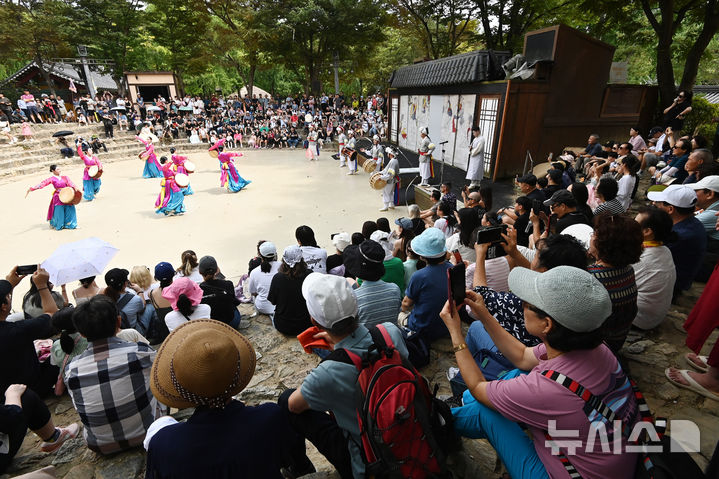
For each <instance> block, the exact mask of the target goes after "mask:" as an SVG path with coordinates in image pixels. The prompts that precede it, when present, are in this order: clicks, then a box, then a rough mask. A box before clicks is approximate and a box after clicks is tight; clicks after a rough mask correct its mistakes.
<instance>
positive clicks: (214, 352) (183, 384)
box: [150, 319, 256, 409]
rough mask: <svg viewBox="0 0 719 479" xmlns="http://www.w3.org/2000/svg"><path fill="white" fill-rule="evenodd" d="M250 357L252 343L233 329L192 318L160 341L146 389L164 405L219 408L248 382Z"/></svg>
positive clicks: (252, 358)
mask: <svg viewBox="0 0 719 479" xmlns="http://www.w3.org/2000/svg"><path fill="white" fill-rule="evenodd" d="M255 361H256V359H255V350H254V348H253V347H252V344H251V343H250V341H249V340H248V339H247V338H245V337H244V336H242V335H241V334H240V333H238V332H237V331H236V330H235V329H234V328H232V327H231V326H229V325H227V324H225V323H221V322H219V321H214V320H212V319H194V320H192V321H188V322H186V323H184V324H183V325H181V326H180V327H178V328H177V329H175V330H174V331H173V332H172V333H170V335H169V336H168V337H167V339H165V341H164V342H163V343H162V346H161V347H160V349H159V350H158V351H157V356H156V357H155V362H154V363H153V364H152V371H151V382H150V388H151V389H152V394H154V396H155V397H156V398H157V400H158V401H160V402H161V403H163V404H165V405H167V406H170V407H175V408H178V409H183V408H188V407H196V406H207V407H211V408H223V407H224V406H225V404H226V403H227V401H228V400H229V399H230V398H231V397H232V396H235V395H236V394H238V393H239V392H240V391H242V390H243V389H244V388H245V387H246V386H247V384H248V383H249V382H250V379H252V375H253V374H254V372H255Z"/></svg>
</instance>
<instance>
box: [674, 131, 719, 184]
mask: <svg viewBox="0 0 719 479" xmlns="http://www.w3.org/2000/svg"><path fill="white" fill-rule="evenodd" d="M693 143H694V140H692V144H693ZM684 169H685V170H686V171H687V173H688V176H687V177H686V179H685V180H684V181H683V182H682V184H685V185H688V184H691V183H696V182H697V181H699V180H701V179H703V178H705V177H707V176H712V175H716V174H719V164H717V162H716V161H714V155H712V152H711V151H710V150H707V149H706V148H695V149H693V150H692V152H691V153H690V154H689V158H688V159H687V162H686V164H685V165H684Z"/></svg>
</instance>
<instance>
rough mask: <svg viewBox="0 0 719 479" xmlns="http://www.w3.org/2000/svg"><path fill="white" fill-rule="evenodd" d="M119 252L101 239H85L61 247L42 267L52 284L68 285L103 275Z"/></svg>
mask: <svg viewBox="0 0 719 479" xmlns="http://www.w3.org/2000/svg"><path fill="white" fill-rule="evenodd" d="M117 252H118V249H117V248H115V247H114V246H112V245H111V244H110V243H107V242H106V241H103V240H101V239H100V238H95V237H92V238H85V239H83V240H80V241H75V242H72V243H67V244H64V245H61V246H60V247H59V248H57V249H56V250H55V251H54V252H53V253H52V255H50V257H49V258H48V259H46V260H45V261H44V262H43V263H42V265H41V266H42V267H43V268H45V269H46V270H47V272H48V273H50V282H52V283H53V284H67V283H69V282H71V281H76V280H78V279H82V278H87V277H89V276H97V275H98V274H101V273H102V272H103V271H104V270H105V267H106V266H107V265H108V263H109V262H110V260H111V259H112V258H113V257H114V256H115V254H116V253H117Z"/></svg>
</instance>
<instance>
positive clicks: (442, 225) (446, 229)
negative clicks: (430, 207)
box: [432, 201, 457, 240]
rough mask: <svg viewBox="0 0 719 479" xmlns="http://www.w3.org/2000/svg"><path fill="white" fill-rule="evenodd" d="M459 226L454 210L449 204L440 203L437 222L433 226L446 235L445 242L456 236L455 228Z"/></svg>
mask: <svg viewBox="0 0 719 479" xmlns="http://www.w3.org/2000/svg"><path fill="white" fill-rule="evenodd" d="M456 224H457V218H456V217H455V216H454V210H453V209H452V206H451V205H450V204H449V203H446V202H444V201H440V202H439V203H438V204H437V220H436V221H435V222H434V224H433V225H432V226H434V228H435V229H438V230H440V231H441V232H442V234H443V235H444V238H445V240H446V239H449V237H450V236H452V235H453V234H454V227H455V225H456Z"/></svg>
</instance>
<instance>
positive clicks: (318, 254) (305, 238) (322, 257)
mask: <svg viewBox="0 0 719 479" xmlns="http://www.w3.org/2000/svg"><path fill="white" fill-rule="evenodd" d="M363 233H364V232H363ZM365 238H369V236H365ZM295 239H296V240H297V244H299V245H300V248H301V249H302V258H304V260H305V264H306V265H307V267H308V268H309V269H310V271H316V272H318V273H327V251H326V250H324V249H322V248H320V247H319V246H317V240H315V232H314V231H312V228H310V227H309V226H305V225H302V226H299V227H298V228H297V230H295Z"/></svg>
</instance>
